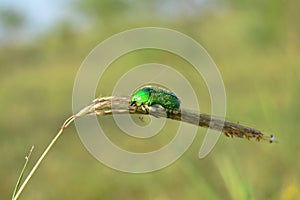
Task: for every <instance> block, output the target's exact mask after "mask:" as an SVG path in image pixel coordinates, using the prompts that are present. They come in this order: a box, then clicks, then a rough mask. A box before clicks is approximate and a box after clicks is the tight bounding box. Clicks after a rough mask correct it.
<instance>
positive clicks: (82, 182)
mask: <svg viewBox="0 0 300 200" xmlns="http://www.w3.org/2000/svg"><path fill="white" fill-rule="evenodd" d="M78 2H79V3H78V4H77V5H76V6H75V5H74V8H75V9H77V12H78V15H80V14H83V15H85V17H86V19H87V20H86V21H87V22H86V23H88V26H87V27H86V28H85V29H82V30H81V28H82V27H81V26H80V27H81V28H76V25H73V24H72V25H71V24H70V23H68V19H66V20H64V21H62V22H58V25H57V26H55V27H52V28H51V29H49V31H48V32H47V33H42V34H41V35H39V36H38V37H37V38H35V41H34V42H32V43H28V44H27V43H26V44H25V43H21V42H20V41H19V40H18V38H15V40H12V36H13V37H17V36H18V35H17V34H12V35H10V36H9V37H7V38H8V41H9V42H4V43H1V44H0V45H1V46H0V80H1V87H0V94H1V98H0V110H1V115H0V133H1V134H0V151H1V152H2V156H1V164H0V166H1V170H0V177H1V181H0V199H9V198H10V197H11V195H12V192H13V189H14V186H15V183H16V181H17V179H18V172H19V171H20V170H21V168H22V165H23V162H24V156H25V155H26V153H27V152H28V150H29V149H30V147H31V146H32V145H34V146H35V150H34V152H33V153H32V155H31V158H30V162H29V163H28V165H27V169H30V168H31V167H32V165H33V164H34V162H35V161H36V160H37V159H38V157H39V156H40V154H41V153H42V151H43V150H44V148H45V147H46V145H47V144H48V143H49V142H50V141H51V139H52V138H53V137H54V135H55V133H56V132H57V131H58V129H59V128H60V125H61V123H62V122H63V120H64V119H65V118H66V117H68V116H70V115H71V113H72V110H71V106H72V102H71V101H72V87H73V82H74V79H75V76H76V73H77V70H78V68H79V66H80V64H81V62H82V61H83V59H84V58H85V56H86V55H87V54H88V53H89V52H90V51H91V50H92V48H94V47H95V46H96V45H97V44H98V43H99V42H101V41H102V40H104V39H106V38H107V37H109V36H111V35H112V34H115V33H118V32H121V31H124V30H127V29H130V28H133V27H142V26H162V27H166V28H171V29H175V30H178V31H181V32H183V33H185V34H187V35H190V36H191V37H193V38H194V39H195V40H197V41H198V42H199V43H200V44H202V45H203V46H204V47H205V48H206V50H207V51H208V52H209V54H210V55H211V57H212V58H213V59H214V61H215V63H216V64H217V66H218V67H219V70H220V72H221V74H222V77H223V80H224V83H225V87H226V94H227V117H228V118H229V119H230V121H239V122H240V123H241V124H246V125H249V126H251V127H255V128H258V129H262V130H264V131H270V132H274V134H275V136H276V137H277V139H278V140H279V141H280V143H279V144H272V145H269V144H266V143H264V142H255V141H246V140H239V139H236V138H235V139H230V138H227V137H221V138H220V140H219V142H218V143H217V145H216V147H215V148H214V149H213V151H212V152H211V153H210V154H209V156H208V157H206V158H205V159H202V160H199V159H198V151H199V148H200V145H201V143H202V140H203V138H204V135H205V133H206V129H201V128H200V129H199V131H198V134H197V137H196V139H195V141H194V143H193V144H192V146H191V147H190V148H189V149H188V151H187V152H186V153H185V154H184V155H183V157H181V158H180V159H179V160H178V161H176V162H175V163H174V164H173V165H171V166H169V167H167V168H165V169H162V170H160V171H157V172H154V173H147V174H140V175H137V174H126V173H122V172H118V171H115V170H112V169H110V168H108V167H106V166H104V165H102V164H101V163H99V162H98V161H97V160H96V159H94V158H93V157H92V156H91V155H90V154H89V152H88V151H87V150H86V149H85V147H84V146H83V145H82V143H81V141H80V138H79V137H78V135H77V132H76V130H75V128H74V126H70V127H69V128H68V129H66V130H65V132H64V133H63V135H62V136H61V138H60V139H59V140H58V142H57V143H56V144H55V146H54V148H53V149H52V150H51V151H50V153H49V155H48V156H47V158H46V159H45V161H44V162H43V163H42V165H41V166H40V168H39V169H38V170H37V172H36V174H35V175H34V176H33V178H32V179H31V181H30V182H29V184H28V185H27V187H26V189H25V190H24V193H23V194H22V195H21V197H20V199H44V200H47V199H157V200H165V199H299V198H300V175H299V168H300V159H299V158H298V157H299V156H298V152H299V141H300V134H299V133H298V132H299V130H298V125H297V124H298V119H299V118H300V111H299V110H300V103H299V102H300V96H299V94H298V93H299V91H300V81H299V77H300V68H299V66H300V57H299V54H300V38H299V35H300V26H299V23H298V19H299V17H300V13H299V12H298V11H299V2H298V1H296V0H294V1H271V0H268V1H264V2H260V1H258V0H256V1H250V0H243V1H241V2H242V3H241V2H240V1H236V0H228V1H227V2H226V3H224V2H223V3H222V4H220V2H218V1H213V3H208V2H207V3H206V4H199V3H198V1H193V0H192V1H186V2H188V3H182V2H181V3H180V2H176V3H175V2H171V1H165V3H163V4H162V3H160V2H161V1H158V0H155V1H129V2H131V3H127V1H121V0H114V1H112V2H120V4H118V5H120V6H116V4H114V3H110V1H108V0H106V1H97V2H103V3H96V4H95V2H96V1H92V0H88V1H78ZM209 2H211V1H209ZM100 8H101V9H100ZM168 8H173V9H172V11H170V10H171V9H168ZM98 10H101V11H102V12H98ZM16 16H17V15H16ZM0 21H1V19H0ZM6 23H9V20H7V21H6ZM13 23H15V22H13ZM18 23H20V25H22V26H24V24H21V21H20V22H18ZM18 23H16V24H18ZM9 27H10V28H9V33H11V31H12V30H14V29H15V28H16V27H15V24H13V25H11V26H9ZM11 27H13V28H11ZM175 42H176V41H175ZM147 62H157V63H162V64H166V65H169V66H174V67H175V68H176V69H178V70H179V71H180V72H182V74H183V75H185V76H186V77H187V78H189V79H190V80H191V84H192V85H194V84H195V83H199V81H200V82H201V83H200V84H199V87H198V88H195V91H196V92H197V95H198V98H199V101H200V102H201V105H200V106H201V111H203V112H209V111H210V101H209V94H208V92H207V89H206V87H205V84H204V83H203V80H202V79H201V78H199V77H197V76H195V75H194V74H195V73H194V71H193V70H186V69H187V68H186V67H185V66H187V65H188V63H186V62H185V61H184V60H182V59H180V58H178V57H176V56H174V55H172V54H169V53H167V52H159V51H154V50H145V51H137V52H133V53H130V54H128V55H126V56H124V57H121V58H120V59H118V60H117V61H116V62H114V63H112V65H111V67H109V69H108V70H107V71H106V72H105V73H106V75H105V77H104V78H103V80H101V81H100V83H99V87H98V91H99V94H101V95H102V96H109V95H110V93H111V92H112V90H113V86H114V84H115V83H116V81H117V80H118V79H119V78H120V77H121V76H122V74H123V73H124V72H126V71H127V70H128V69H130V68H132V67H134V66H136V65H138V64H143V63H147ZM134 89H135V88H133V90H134ZM123 95H129V94H123ZM179 98H180V97H179ZM101 121H102V123H105V124H106V126H105V128H106V129H109V130H110V131H111V132H112V133H113V134H112V135H110V136H108V137H109V138H110V139H111V140H112V141H113V142H115V143H116V144H117V145H119V146H121V147H122V148H123V147H124V148H126V149H132V150H136V148H138V150H137V151H141V152H142V151H147V150H153V149H156V148H157V147H161V146H162V145H163V144H165V142H166V141H167V142H168V141H170V139H171V138H172V137H173V136H174V134H175V133H174V134H173V132H174V129H176V128H177V127H178V123H176V122H170V123H167V126H168V127H167V128H166V129H167V130H166V129H164V132H167V133H168V134H163V133H161V134H159V135H157V136H156V137H153V138H151V139H149V140H141V141H140V140H137V139H134V140H132V139H131V138H129V137H127V136H125V135H124V134H122V132H120V131H119V129H118V128H117V127H116V126H115V124H114V123H113V119H112V118H110V117H105V118H103V120H100V123H101ZM110 125H111V126H110ZM168 130H169V131H168ZM133 147H135V148H133ZM26 175H27V174H26V172H25V175H24V176H26Z"/></svg>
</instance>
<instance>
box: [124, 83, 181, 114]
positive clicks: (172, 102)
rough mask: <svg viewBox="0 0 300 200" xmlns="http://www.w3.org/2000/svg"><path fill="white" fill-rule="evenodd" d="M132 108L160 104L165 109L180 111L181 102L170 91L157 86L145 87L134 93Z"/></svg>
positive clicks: (131, 99) (131, 102)
mask: <svg viewBox="0 0 300 200" xmlns="http://www.w3.org/2000/svg"><path fill="white" fill-rule="evenodd" d="M129 104H130V105H131V106H143V105H146V106H153V105H155V104H158V105H160V106H162V107H163V108H165V109H169V110H179V107H180V100H179V99H178V97H177V96H176V95H175V94H174V93H173V92H170V91H168V90H165V89H163V88H160V87H157V86H149V85H148V86H144V87H142V88H139V89H138V90H136V92H134V94H133V95H132V96H131V98H130V102H129Z"/></svg>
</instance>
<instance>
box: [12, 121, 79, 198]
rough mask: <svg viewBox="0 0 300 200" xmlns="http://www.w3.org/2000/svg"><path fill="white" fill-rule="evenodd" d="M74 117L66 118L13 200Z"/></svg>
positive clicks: (17, 196) (17, 195)
mask: <svg viewBox="0 0 300 200" xmlns="http://www.w3.org/2000/svg"><path fill="white" fill-rule="evenodd" d="M74 119H75V117H74V116H71V117H70V118H68V119H67V120H66V121H65V122H64V124H63V125H62V127H61V128H60V130H59V131H58V133H57V134H56V136H55V137H54V138H53V139H52V141H51V142H50V144H49V145H48V146H47V148H46V149H45V151H44V152H43V154H42V155H41V156H40V158H39V159H38V161H37V162H36V163H35V165H34V166H33V168H32V169H31V171H30V172H29V174H28V176H27V177H26V179H25V180H24V182H23V183H22V185H21V186H20V188H19V190H18V191H17V193H16V194H15V195H14V197H13V200H16V199H18V198H19V196H20V194H21V193H22V191H23V189H24V188H25V186H26V185H27V183H28V181H29V180H30V178H31V177H32V175H33V174H34V172H35V171H36V170H37V168H38V167H39V165H40V164H41V162H42V161H43V160H44V158H45V156H46V155H47V154H48V152H49V150H50V149H51V148H52V146H53V144H54V143H55V142H56V141H57V139H58V138H59V136H60V135H61V134H62V132H63V131H64V129H65V128H66V127H67V126H68V125H69V124H70V123H72V122H73V121H74Z"/></svg>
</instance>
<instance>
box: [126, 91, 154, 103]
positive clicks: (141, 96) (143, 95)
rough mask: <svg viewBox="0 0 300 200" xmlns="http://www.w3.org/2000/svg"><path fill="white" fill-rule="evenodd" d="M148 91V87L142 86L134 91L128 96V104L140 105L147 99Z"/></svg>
mask: <svg viewBox="0 0 300 200" xmlns="http://www.w3.org/2000/svg"><path fill="white" fill-rule="evenodd" d="M149 96H150V91H149V89H148V88H142V89H140V90H138V91H136V92H135V93H134V94H133V95H132V96H131V98H130V102H129V104H130V105H131V106H140V105H142V104H145V103H146V102H147V101H148V100H149Z"/></svg>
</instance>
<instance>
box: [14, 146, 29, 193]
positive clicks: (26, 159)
mask: <svg viewBox="0 0 300 200" xmlns="http://www.w3.org/2000/svg"><path fill="white" fill-rule="evenodd" d="M33 149H34V146H31V148H30V151H29V153H28V155H27V156H25V163H24V166H23V168H22V171H21V173H20V176H19V178H18V181H17V184H16V186H15V190H14V193H13V195H12V199H14V198H15V196H16V193H17V191H18V190H19V187H20V184H21V181H22V178H23V176H24V172H25V169H26V167H27V163H28V161H29V158H30V156H31V153H32V151H33Z"/></svg>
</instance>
